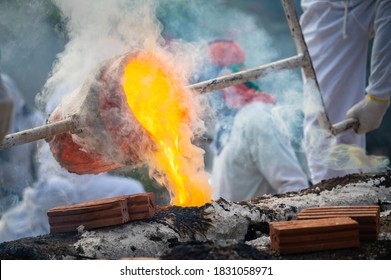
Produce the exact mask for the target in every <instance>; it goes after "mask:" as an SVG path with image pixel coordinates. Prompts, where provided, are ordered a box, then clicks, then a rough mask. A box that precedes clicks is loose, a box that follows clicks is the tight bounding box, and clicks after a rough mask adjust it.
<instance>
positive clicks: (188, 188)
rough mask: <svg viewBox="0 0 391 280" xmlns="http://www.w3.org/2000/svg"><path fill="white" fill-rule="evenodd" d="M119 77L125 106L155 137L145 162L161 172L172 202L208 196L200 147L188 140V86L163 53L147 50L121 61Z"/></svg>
mask: <svg viewBox="0 0 391 280" xmlns="http://www.w3.org/2000/svg"><path fill="white" fill-rule="evenodd" d="M123 78H124V80H123V88H124V91H125V94H126V98H127V102H128V105H129V107H130V108H131V110H132V112H133V114H134V116H135V117H136V119H137V120H138V121H139V122H140V124H141V125H142V126H143V127H144V128H145V129H146V130H147V131H148V132H149V134H150V137H151V138H152V139H153V140H154V142H155V143H156V146H157V149H156V151H153V152H152V155H151V158H149V159H148V163H149V165H150V168H151V167H152V168H154V169H155V170H156V171H157V172H158V173H159V175H161V176H162V177H163V182H162V183H164V185H165V187H166V188H167V189H168V190H169V192H170V196H171V204H172V205H180V206H201V205H204V204H205V203H207V202H210V201H211V190H210V186H209V184H208V179H207V175H206V173H205V171H204V166H203V162H202V157H203V154H202V152H203V151H202V150H201V149H199V148H197V147H196V146H194V145H192V144H191V137H192V132H191V129H190V124H191V115H192V106H191V104H189V103H190V101H191V98H190V95H191V92H189V90H187V89H186V87H185V86H184V85H183V83H182V82H181V79H180V78H179V76H178V75H177V74H176V73H175V71H174V70H173V69H171V67H169V66H168V65H167V63H164V60H163V59H162V58H158V57H157V56H155V55H154V54H152V53H149V52H139V53H137V55H135V56H134V57H133V58H132V59H131V60H130V61H129V62H128V64H127V65H126V68H125V71H124V75H123ZM201 162H202V163H201Z"/></svg>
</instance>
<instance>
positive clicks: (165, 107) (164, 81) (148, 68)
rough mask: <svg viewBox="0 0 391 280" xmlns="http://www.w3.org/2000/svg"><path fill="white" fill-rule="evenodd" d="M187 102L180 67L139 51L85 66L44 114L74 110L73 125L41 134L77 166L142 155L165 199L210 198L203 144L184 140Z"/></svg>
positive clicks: (191, 110)
mask: <svg viewBox="0 0 391 280" xmlns="http://www.w3.org/2000/svg"><path fill="white" fill-rule="evenodd" d="M195 107H196V106H195V104H194V100H193V98H192V93H191V91H190V90H188V89H187V88H186V86H185V83H184V82H183V79H181V77H180V75H179V74H178V73H177V72H176V71H175V70H174V68H173V67H172V66H170V64H169V63H167V61H166V60H165V59H164V58H163V57H162V56H157V55H156V54H153V53H151V52H147V51H139V52H135V53H131V54H126V55H124V56H121V57H118V58H115V59H113V60H110V61H108V62H107V63H105V64H103V65H101V66H100V67H99V68H98V69H97V70H96V71H95V72H93V73H92V75H91V77H89V78H88V79H87V80H86V82H85V83H84V85H83V86H82V88H81V89H80V90H79V91H77V92H76V93H75V94H73V95H70V96H69V97H68V98H67V99H66V100H64V101H63V102H62V103H61V104H60V105H59V106H58V107H57V108H56V110H55V111H54V112H53V114H52V115H51V116H50V118H49V120H48V122H53V121H58V120H60V119H62V118H64V117H65V116H67V115H70V114H75V115H77V117H78V119H79V122H80V127H81V128H82V129H81V131H80V133H77V134H69V133H64V134H60V135H58V136H55V137H53V138H52V139H50V140H49V144H50V147H51V150H52V152H53V154H54V156H55V158H56V159H57V160H58V161H59V163H60V164H61V165H62V166H63V167H64V168H66V169H68V170H69V171H71V172H74V173H77V174H88V173H99V172H102V171H107V170H110V169H113V168H117V167H120V166H124V165H131V166H135V165H140V164H144V163H147V164H148V165H149V167H150V173H151V175H152V176H153V177H154V178H155V179H157V180H158V182H159V183H160V184H162V185H164V186H165V187H166V188H167V189H168V190H169V192H170V196H171V204H173V205H180V206H201V205H204V204H205V203H207V202H209V201H211V190H210V186H209V184H208V180H207V174H206V173H205V171H204V166H203V151H202V150H201V149H200V148H198V147H196V146H194V145H193V144H192V143H191V139H192V137H193V132H192V130H191V126H192V123H193V121H194V116H195V115H196V113H195Z"/></svg>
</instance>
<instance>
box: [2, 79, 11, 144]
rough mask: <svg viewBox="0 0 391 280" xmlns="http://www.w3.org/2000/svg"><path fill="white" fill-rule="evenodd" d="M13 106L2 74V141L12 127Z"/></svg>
mask: <svg viewBox="0 0 391 280" xmlns="http://www.w3.org/2000/svg"><path fill="white" fill-rule="evenodd" d="M12 107H13V103H12V99H11V97H10V96H9V95H8V93H7V91H6V89H5V88H4V87H3V84H2V81H1V76H0V143H1V141H3V138H4V136H5V135H6V134H7V132H8V129H9V127H10V124H11V114H12Z"/></svg>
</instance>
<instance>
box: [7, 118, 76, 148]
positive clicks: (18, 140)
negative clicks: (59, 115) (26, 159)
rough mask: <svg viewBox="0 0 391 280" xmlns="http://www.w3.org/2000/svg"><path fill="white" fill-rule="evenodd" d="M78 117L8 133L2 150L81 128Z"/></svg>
mask: <svg viewBox="0 0 391 280" xmlns="http://www.w3.org/2000/svg"><path fill="white" fill-rule="evenodd" d="M76 120H77V118H76V116H75V115H72V116H70V117H68V118H66V119H64V120H61V121H58V122H55V123H50V124H45V125H42V126H38V127H35V128H31V129H27V130H23V131H20V132H16V133H12V134H8V135H6V136H5V137H4V140H3V142H2V143H1V144H0V150H1V149H6V148H11V147H13V146H16V145H21V144H26V143H29V142H33V141H37V140H41V139H46V138H50V137H52V136H55V135H57V134H60V133H64V132H75V131H76V130H78V129H80V128H79V127H78V125H77V121H76Z"/></svg>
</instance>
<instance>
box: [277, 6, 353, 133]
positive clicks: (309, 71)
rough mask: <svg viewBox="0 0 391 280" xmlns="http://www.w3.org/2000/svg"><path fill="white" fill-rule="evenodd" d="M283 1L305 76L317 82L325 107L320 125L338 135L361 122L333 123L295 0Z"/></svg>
mask: <svg viewBox="0 0 391 280" xmlns="http://www.w3.org/2000/svg"><path fill="white" fill-rule="evenodd" d="M281 1H282V6H283V8H284V11H285V15H286V18H287V21H288V25H289V28H290V31H291V34H292V37H293V41H294V43H295V46H296V50H297V53H298V54H302V55H303V64H302V68H303V73H304V76H305V77H306V78H307V79H311V80H313V81H314V82H315V86H316V90H317V92H318V94H319V98H320V102H321V104H322V108H323V111H322V112H319V115H318V122H319V125H320V127H321V128H324V129H327V130H328V131H329V132H330V133H331V134H332V135H337V134H339V133H341V132H344V131H346V130H349V129H352V128H355V127H356V126H357V125H358V124H359V123H358V121H357V120H356V119H352V118H349V119H346V120H343V121H341V122H339V123H336V124H334V125H333V124H331V122H330V119H329V117H328V115H327V112H326V109H325V108H326V107H325V105H324V101H323V97H322V95H321V91H320V87H319V83H318V79H317V78H316V73H315V70H314V66H313V64H312V60H311V56H310V54H309V52H308V48H307V44H306V42H305V40H304V36H303V32H302V30H301V26H300V23H299V19H298V16H297V13H296V9H295V6H294V1H293V0H281ZM314 94H316V93H314Z"/></svg>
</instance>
